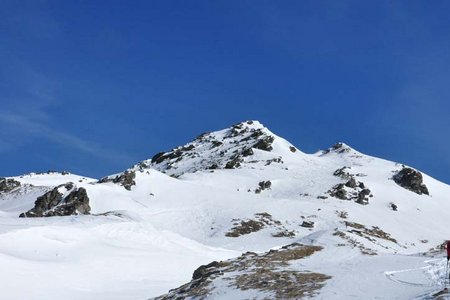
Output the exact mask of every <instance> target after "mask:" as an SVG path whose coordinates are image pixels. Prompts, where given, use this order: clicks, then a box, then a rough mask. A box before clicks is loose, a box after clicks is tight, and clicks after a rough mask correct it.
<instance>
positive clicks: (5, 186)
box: [0, 178, 20, 193]
mask: <svg viewBox="0 0 450 300" xmlns="http://www.w3.org/2000/svg"><path fill="white" fill-rule="evenodd" d="M19 186H20V182H19V181H17V180H14V179H11V178H0V193H8V192H11V191H12V190H14V189H15V188H18V187H19Z"/></svg>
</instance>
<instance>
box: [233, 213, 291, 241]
mask: <svg viewBox="0 0 450 300" xmlns="http://www.w3.org/2000/svg"><path fill="white" fill-rule="evenodd" d="M232 221H233V226H234V227H232V228H231V229H230V230H229V231H228V232H226V233H225V236H227V237H240V236H242V235H246V234H250V233H253V232H257V231H260V230H261V229H263V228H266V227H272V228H275V229H276V230H277V232H275V233H272V236H273V237H293V236H295V232H293V231H291V230H288V229H287V228H286V227H285V226H284V225H283V224H282V223H281V222H280V221H278V220H275V219H273V217H272V215H271V214H269V213H267V212H262V213H257V214H255V218H254V219H246V220H239V219H233V220H232Z"/></svg>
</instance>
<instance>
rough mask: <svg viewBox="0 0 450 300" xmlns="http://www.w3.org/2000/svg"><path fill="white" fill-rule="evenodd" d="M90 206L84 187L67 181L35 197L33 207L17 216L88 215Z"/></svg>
mask: <svg viewBox="0 0 450 300" xmlns="http://www.w3.org/2000/svg"><path fill="white" fill-rule="evenodd" d="M90 210H91V208H90V206H89V197H88V195H87V193H86V190H85V189H84V188H76V187H74V185H73V183H71V182H69V183H66V184H63V185H60V186H58V187H55V188H54V189H53V190H51V191H49V192H47V193H45V194H44V195H42V196H40V197H38V198H37V200H36V202H34V207H33V208H32V209H30V210H29V211H27V212H25V213H22V214H20V216H19V217H21V218H25V217H52V216H70V215H80V214H81V215H88V214H89V212H90Z"/></svg>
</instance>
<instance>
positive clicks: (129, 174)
mask: <svg viewBox="0 0 450 300" xmlns="http://www.w3.org/2000/svg"><path fill="white" fill-rule="evenodd" d="M135 178H136V172H134V171H129V170H127V171H125V172H123V173H122V174H120V175H117V176H116V177H113V178H111V177H105V178H102V179H100V180H99V183H104V182H113V183H117V184H120V185H121V186H123V187H124V188H125V189H126V190H129V191H131V187H132V186H133V185H136V182H135V181H134V179H135Z"/></svg>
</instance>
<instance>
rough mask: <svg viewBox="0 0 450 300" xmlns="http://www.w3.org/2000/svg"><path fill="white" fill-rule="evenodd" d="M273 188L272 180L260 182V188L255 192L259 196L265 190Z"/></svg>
mask: <svg viewBox="0 0 450 300" xmlns="http://www.w3.org/2000/svg"><path fill="white" fill-rule="evenodd" d="M271 186H272V182H270V180H267V181H260V182H259V183H258V187H257V188H256V190H255V193H256V194H259V193H261V192H262V191H264V190H267V189H270V187H271Z"/></svg>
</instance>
